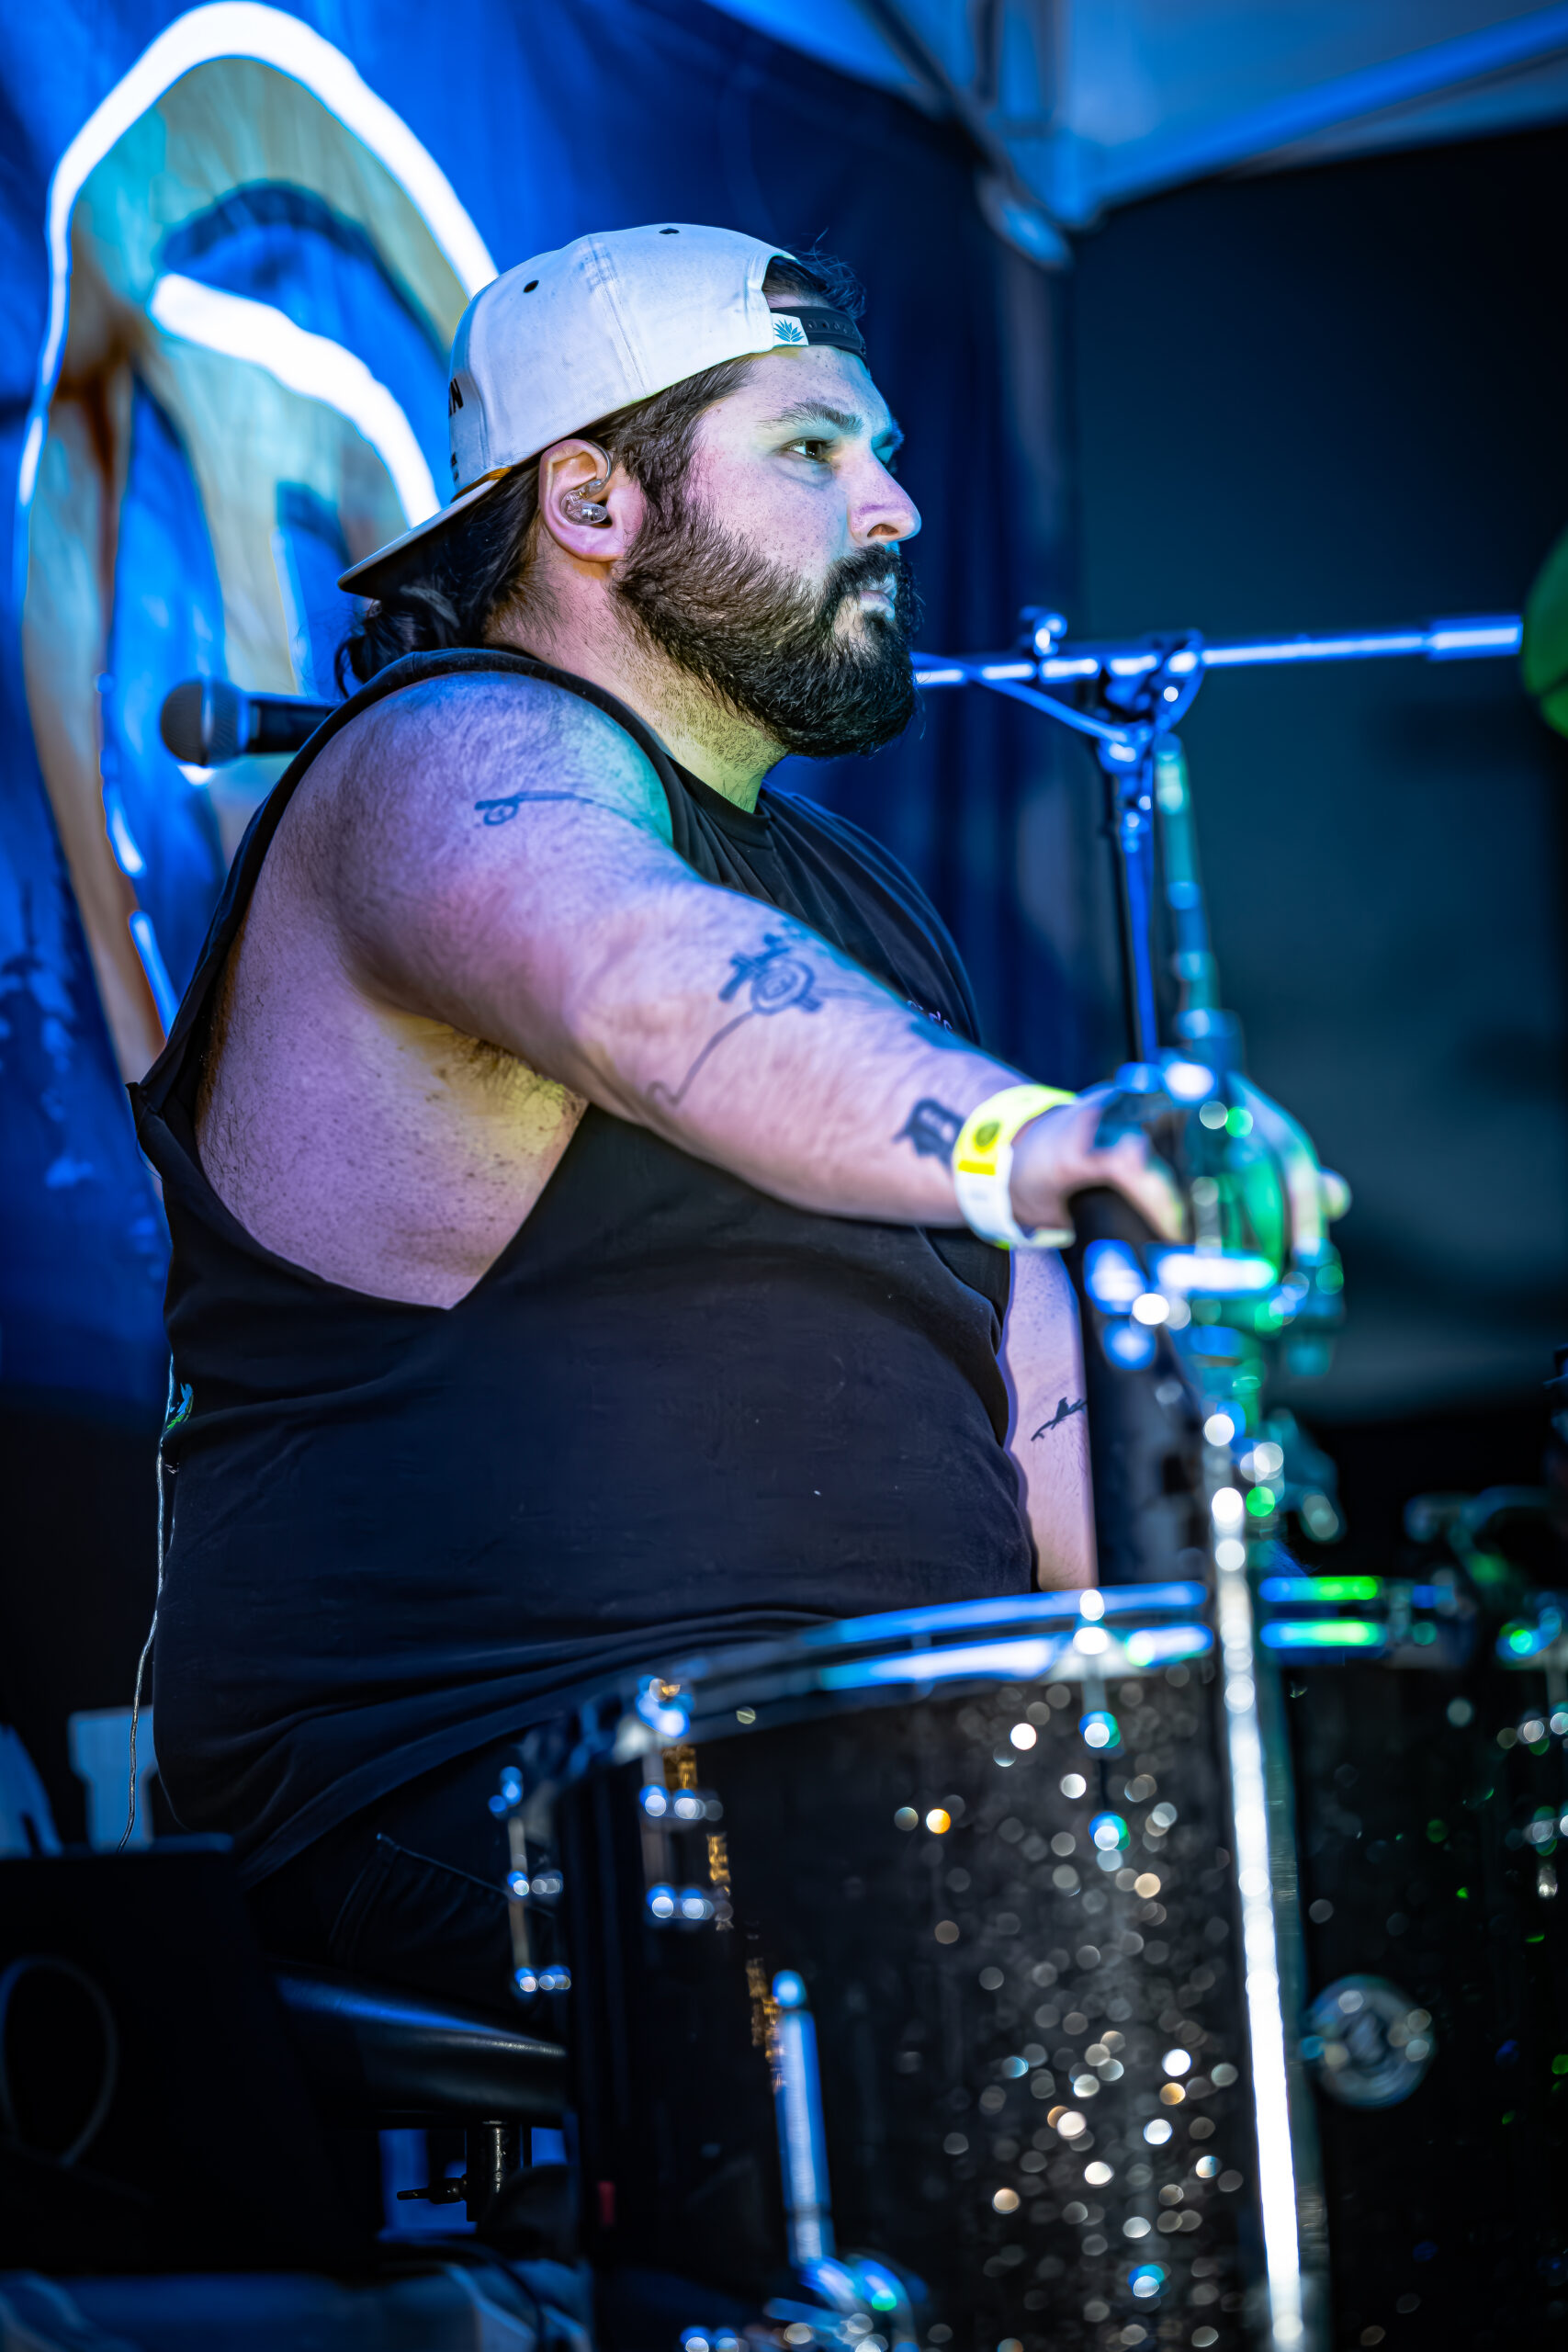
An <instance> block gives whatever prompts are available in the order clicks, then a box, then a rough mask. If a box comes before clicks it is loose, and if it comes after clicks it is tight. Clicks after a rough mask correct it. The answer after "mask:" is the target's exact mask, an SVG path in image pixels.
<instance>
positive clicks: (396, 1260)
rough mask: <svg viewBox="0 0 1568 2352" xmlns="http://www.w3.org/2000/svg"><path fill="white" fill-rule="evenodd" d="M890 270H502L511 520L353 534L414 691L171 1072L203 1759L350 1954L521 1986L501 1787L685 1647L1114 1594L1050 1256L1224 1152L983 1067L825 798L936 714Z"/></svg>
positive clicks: (454, 1988)
mask: <svg viewBox="0 0 1568 2352" xmlns="http://www.w3.org/2000/svg"><path fill="white" fill-rule="evenodd" d="M859 311H860V302H859V299H858V296H857V292H856V289H855V288H854V285H853V282H852V279H851V278H850V277H849V275H848V273H847V272H846V271H845V270H844V269H843V268H842V267H841V266H839V265H837V264H835V263H833V262H831V261H829V260H824V259H822V258H820V257H811V258H808V259H807V260H806V261H801V260H797V259H793V258H791V256H790V255H789V254H785V253H784V252H782V251H780V250H778V249H776V248H774V247H773V246H771V245H769V244H767V243H759V242H758V241H757V240H755V239H753V238H750V237H745V236H741V235H738V234H735V233H732V232H728V231H726V230H720V229H707V228H700V227H694V226H692V225H689V224H685V223H679V224H677V223H669V222H665V223H655V224H652V225H650V226H649V227H647V228H642V229H635V230H620V231H615V232H611V233H608V234H605V235H601V236H592V237H583V238H581V239H579V240H578V242H577V243H574V244H571V245H569V246H567V247H565V248H564V249H562V250H561V251H559V252H555V253H547V254H537V255H536V256H535V257H534V258H533V259H532V260H530V261H526V262H525V263H523V264H521V265H520V266H518V267H517V268H515V269H512V270H509V271H508V272H506V274H505V275H504V276H502V277H499V278H497V279H495V280H494V281H493V283H492V284H491V285H490V286H488V287H487V288H485V289H484V290H483V291H482V292H481V293H480V294H479V295H478V296H477V297H476V298H475V300H474V301H473V302H472V303H471V304H470V305H469V308H468V313H467V315H466V317H465V318H464V320H463V322H462V325H461V327H460V328H459V331H458V334H457V344H456V346H455V349H454V352H453V357H452V368H451V386H450V395H449V405H450V424H451V445H452V476H453V483H454V493H455V494H454V496H453V499H452V502H451V503H450V504H449V505H448V506H447V507H446V509H445V510H444V511H443V512H442V513H441V514H439V515H435V516H434V517H433V518H432V519H431V520H430V521H429V522H428V523H424V524H422V525H420V526H418V527H417V528H416V529H414V530H413V531H411V532H410V533H408V534H407V535H406V536H405V537H404V538H402V539H400V540H399V541H397V542H395V543H394V544H393V545H392V546H391V547H389V548H385V549H383V550H381V551H380V552H379V553H378V554H377V555H376V556H374V557H372V558H370V559H369V560H366V561H364V562H362V563H360V564H359V565H358V566H357V567H356V569H355V571H352V572H351V573H349V574H348V575H347V577H346V582H345V584H346V585H347V586H348V587H350V588H351V589H353V590H354V591H355V592H356V593H357V594H360V595H362V596H364V597H367V599H368V600H369V601H368V603H367V605H366V607H365V611H364V617H363V621H362V622H361V624H360V625H359V627H358V628H356V630H355V633H354V635H353V636H352V638H351V639H350V641H349V642H348V644H347V646H346V648H345V657H346V663H347V669H348V673H350V674H349V676H348V677H347V678H345V684H353V683H355V681H357V682H359V684H360V687H361V691H360V692H358V693H357V694H356V695H355V696H354V699H353V700H352V701H351V702H350V703H349V704H348V705H347V706H346V708H345V710H344V712H341V713H340V714H339V715H338V718H337V719H336V720H335V721H334V722H333V724H331V725H330V726H329V727H328V728H325V729H322V730H321V733H320V734H319V735H318V737H317V738H316V739H315V741H314V743H313V745H312V746H311V747H310V749H308V750H307V752H305V753H304V754H302V755H301V758H300V760H299V761H298V762H296V763H295V766H294V768H293V769H292V770H291V771H290V775H289V778H288V780H286V782H285V784H284V785H283V786H280V787H279V789H278V791H277V792H276V793H275V794H274V795H273V797H272V799H271V800H270V801H269V803H268V804H267V807H266V809H265V813H264V815H263V817H262V819H261V820H260V821H259V823H258V825H257V826H256V827H255V828H254V829H253V832H252V834H251V836H250V837H249V839H248V841H247V843H246V845H245V847H244V849H243V851H242V853H241V854H240V857H239V859H238V861H237V863H236V866H235V870H234V874H233V876H232V877H231V885H230V890H229V894H228V897H227V899H226V900H225V904H224V907H223V909H222V910H221V911H220V918H219V922H218V923H217V925H216V926H215V929H214V933H213V936H212V939H211V941H210V942H209V950H208V953H207V956H206V957H205V959H204V961H203V963H202V965H201V967H200V969H199V971H198V972H197V976H196V978H195V979H194V981H193V983H192V986H191V989H190V990H189V992H188V994H187V996H186V1001H185V1003H184V1005H183V1007H182V1009H181V1012H180V1015H179V1019H178V1021H177V1023H176V1025H175V1030H174V1032H173V1034H172V1035H171V1039H170V1043H169V1046H168V1047H167V1049H166V1051H165V1053H164V1056H163V1057H162V1059H161V1060H160V1061H159V1063H158V1064H157V1066H156V1068H155V1069H153V1071H152V1073H151V1075H150V1077H149V1079H148V1080H147V1081H146V1084H145V1086H144V1087H143V1088H142V1089H141V1090H139V1100H138V1111H139V1123H140V1130H141V1137H142V1141H143V1145H144V1147H145V1148H146V1150H147V1152H148V1154H149V1156H150V1158H151V1159H152V1161H153V1163H154V1165H155V1166H156V1167H157V1169H158V1170H159V1172H160V1174H161V1175H162V1177H163V1180H164V1189H165V1198H166V1201H167V1204H168V1212H169V1220H170V1226H171V1229H172V1233H173V1237H174V1260H173V1268H172V1272H171V1275H170V1281H169V1292H168V1329H169V1338H170V1343H171V1347H172V1350H173V1398H174V1403H173V1407H172V1410H171V1415H170V1427H169V1429H168V1430H167V1432H166V1436H165V1442H164V1456H163V1459H164V1474H165V1475H164V1494H165V1510H164V1521H165V1533H166V1549H165V1559H164V1577H163V1584H162V1593H161V1600H160V1605H159V1615H158V1620H157V1636H156V1648H155V1653H154V1670H155V1691H156V1705H157V1724H158V1750H159V1760H160V1767H161V1771H162V1775H163V1781H164V1788H165V1790H166V1791H167V1793H168V1795H169V1798H170V1800H171V1802H172V1803H173V1804H174V1805H175V1809H176V1811H177V1813H178V1815H179V1817H180V1819H181V1821H182V1822H183V1823H184V1824H185V1825H186V1827H187V1828H190V1829H192V1830H222V1831H226V1832H228V1833H229V1834H230V1835H231V1837H232V1838H234V1840H235V1844H236V1847H237V1849H238V1852H239V1854H240V1856H241V1858H242V1861H243V1870H244V1872H245V1874H246V1877H247V1880H248V1882H249V1883H250V1884H251V1885H252V1886H253V1887H254V1890H255V1896H254V1901H255V1905H256V1910H257V1915H258V1917H259V1918H260V1919H261V1921H262V1924H263V1927H264V1929H265V1933H266V1935H267V1937H268V1939H269V1940H270V1941H271V1942H272V1944H273V1945H274V1947H275V1948H276V1949H279V1950H282V1951H288V1952H290V1953H292V1954H294V1955H295V1956H297V1957H301V1958H305V1959H316V1960H323V1961H330V1962H336V1963H338V1964H341V1965H343V1966H345V1967H354V1968H358V1969H360V1970H362V1971H363V1972H365V1973H373V1974H377V1975H379V1976H383V1977H389V1978H396V1979H400V1980H402V1981H404V1982H408V1983H412V1984H422V1985H428V1986H430V1987H432V1988H433V1989H438V1990H446V1991H448V1992H451V1993H454V1994H457V1995H462V1996H468V1997H469V1998H472V1999H475V2000H479V2001H482V2002H485V2003H488V2004H495V2003H498V2002H500V2001H501V2000H502V1999H503V1998H504V1992H503V1988H504V1986H505V1984H506V1980H507V1974H508V1969H509V1959H508V1952H509V1945H508V1940H507V1932H506V1918H505V1906H504V1902H503V1898H502V1893H501V1882H502V1875H503V1871H504V1860H503V1856H502V1850H501V1848H500V1845H499V1835H500V1833H499V1830H498V1826H497V1824H496V1821H495V1819H494V1817H493V1815H492V1814H491V1810H490V1809H489V1807H488V1806H487V1803H486V1799H487V1797H488V1796H489V1795H490V1794H491V1792H493V1791H494V1789H495V1786H496V1769H497V1758H498V1757H499V1756H500V1755H502V1754H507V1755H510V1754H513V1753H515V1747H516V1742H517V1740H518V1738H519V1736H520V1735H521V1734H523V1733H524V1732H525V1729H526V1727H527V1726H528V1725H530V1724H538V1723H540V1722H542V1721H544V1720H545V1719H547V1718H548V1717H551V1716H554V1715H557V1714H558V1713H560V1712H561V1711H562V1710H563V1709H564V1708H565V1707H567V1706H568V1705H569V1704H570V1702H571V1701H572V1700H573V1699H574V1698H575V1697H577V1696H579V1695H581V1693H582V1692H583V1691H585V1690H587V1689H590V1688H591V1687H592V1684H593V1683H594V1682H595V1681H597V1680H600V1679H604V1678H605V1677H606V1676H609V1675H612V1674H615V1673H616V1672H618V1671H622V1670H625V1669H626V1668H628V1667H630V1666H632V1665H634V1664H636V1663H637V1662H638V1661H649V1662H656V1661H658V1660H660V1659H663V1658H669V1657H674V1656H678V1655H680V1654H682V1652H690V1651H692V1650H693V1649H694V1648H696V1647H698V1646H700V1645H710V1644H712V1643H714V1642H715V1641H719V1640H723V1641H730V1640H734V1639H738V1638H744V1637H747V1636H749V1635H753V1634H754V1635H769V1634H779V1633H783V1632H785V1631H787V1630H789V1629H790V1628H792V1627H796V1626H800V1625H803V1624H807V1623H813V1622H816V1621H818V1620H821V1619H824V1618H829V1617H838V1616H843V1615H847V1614H858V1613H862V1612H866V1611H879V1610H888V1609H894V1608H898V1607H904V1606H908V1605H912V1604H918V1603H921V1602H947V1601H957V1600H964V1599H968V1598H971V1597H975V1596H977V1595H989V1594H1005V1593H1016V1592H1021V1591H1024V1590H1027V1589H1030V1588H1031V1587H1032V1586H1034V1585H1036V1584H1043V1585H1067V1586H1071V1585H1077V1584H1082V1583H1084V1582H1086V1581H1088V1580H1089V1579H1090V1577H1091V1576H1092V1537H1091V1534H1090V1520H1089V1509H1088V1502H1087V1493H1086V1477H1085V1460H1086V1447H1085V1426H1084V1414H1083V1409H1082V1396H1083V1390H1082V1384H1081V1373H1080V1370H1079V1363H1078V1356H1077V1339H1076V1331H1075V1324H1074V1317H1073V1312H1072V1306H1071V1298H1070V1293H1069V1291H1068V1289H1067V1286H1066V1281H1065V1278H1064V1276H1063V1272H1062V1269H1061V1264H1060V1261H1059V1259H1058V1258H1057V1256H1056V1255H1055V1250H1054V1248H1053V1247H1052V1246H1050V1245H1051V1244H1052V1242H1053V1241H1055V1242H1058V1243H1059V1242H1060V1241H1061V1240H1062V1239H1063V1238H1065V1237H1066V1232H1067V1229H1068V1225H1069V1218H1068V1211H1067V1200H1068V1196H1069V1195H1070V1194H1071V1193H1073V1192H1074V1191H1075V1190H1077V1189H1078V1188H1080V1187H1083V1186H1086V1185H1089V1184H1100V1183H1109V1184H1111V1185H1114V1186H1117V1187H1119V1188H1120V1189H1121V1190H1122V1192H1123V1193H1125V1194H1126V1196H1127V1197H1128V1198H1129V1199H1131V1200H1132V1201H1133V1202H1134V1203H1135V1204H1137V1205H1138V1206H1139V1207H1140V1208H1141V1209H1142V1210H1143V1212H1144V1214H1145V1216H1147V1217H1148V1218H1149V1219H1150V1220H1151V1221H1152V1222H1153V1223H1154V1224H1156V1226H1157V1227H1161V1228H1162V1229H1164V1230H1167V1231H1174V1230H1175V1229H1176V1221H1175V1207H1174V1203H1173V1200H1172V1198H1171V1195H1170V1193H1169V1192H1168V1188H1167V1186H1166V1185H1165V1183H1164V1181H1163V1179H1161V1178H1160V1177H1159V1176H1158V1175H1157V1173H1156V1171H1154V1170H1151V1169H1150V1168H1149V1166H1148V1165H1147V1163H1146V1160H1145V1157H1144V1152H1143V1147H1142V1145H1141V1144H1139V1143H1137V1142H1134V1141H1128V1142H1126V1143H1123V1144H1121V1145H1119V1146H1118V1147H1117V1148H1116V1149H1115V1150H1114V1151H1113V1152H1111V1153H1106V1152H1100V1151H1096V1150H1095V1149H1094V1148H1093V1145H1092V1137H1093V1132H1094V1125H1095V1117H1096V1113H1095V1108H1094V1106H1093V1104H1092V1103H1088V1104H1086V1103H1075V1102H1074V1101H1073V1100H1072V1099H1071V1098H1069V1097H1066V1096H1064V1095H1062V1094H1060V1093H1058V1092H1053V1091H1051V1090H1049V1089H1043V1088H1039V1087H1031V1086H1029V1085H1027V1084H1026V1082H1025V1081H1024V1080H1023V1079H1022V1078H1021V1074H1020V1073H1019V1072H1018V1071H1017V1070H1015V1069H1010V1068H1008V1067H1007V1066H1006V1065H1005V1064H1003V1063H1000V1062H998V1061H997V1060H995V1059H994V1058H993V1057H991V1056H989V1055H988V1054H987V1053H986V1052H985V1051H984V1050H983V1048H982V1046H981V1045H980V1043H979V1040H978V1023H977V1019H976V1009H975V1002H974V998H973V995H972V993H971V990H970V987H969V983H968V981H967V979H966V978H965V976H964V969H963V967H962V965H961V963H960V961H959V958H958V956H957V952H956V950H955V948H954V946H953V942H952V940H951V939H950V937H949V936H948V933H947V932H946V931H945V929H944V928H943V926H942V922H941V921H940V919H939V918H938V916H937V915H936V913H935V912H934V910H932V908H931V906H930V904H929V903H928V901H927V900H926V899H925V898H924V897H923V896H922V894H921V892H920V891H919V888H917V887H916V885H915V884H914V882H913V881H912V880H911V879H910V878H909V876H908V875H907V874H906V873H905V872H904V871H903V870H902V868H901V867H900V866H898V865H897V864H896V863H895V861H894V860H893V859H892V858H891V857H890V856H889V855H888V854H887V853H886V851H885V850H884V849H882V848H881V847H880V846H879V845H878V844H877V843H876V842H873V841H872V840H870V839H869V838H868V837H867V836H866V835H864V834H863V833H862V832H861V831H859V830H858V829H857V828H856V827H854V826H852V825H851V824H849V823H848V822H846V821H845V820H843V819H842V818H841V817H839V816H837V815H834V814H831V813H829V811H828V810H827V809H823V808H821V807H819V806H818V805H817V804H815V803H814V802H812V801H811V800H809V799H807V798H802V797H797V796H796V795H795V794H794V793H791V792H785V791H781V790H773V789H770V788H769V787H768V786H767V782H766V779H767V777H768V775H769V773H770V771H771V770H772V769H773V766H774V765H775V763H777V762H778V761H779V760H780V759H781V758H782V757H783V756H784V754H785V753H792V752H793V753H798V754H803V755H805V756H806V757H807V758H816V759H826V758H831V757H835V756H840V755H842V754H844V753H848V752H872V751H874V750H875V749H876V748H877V747H878V746H879V745H881V744H884V743H886V742H889V741H892V740H893V739H894V738H895V737H896V736H897V735H898V734H899V733H900V732H901V731H902V729H904V728H905V727H906V726H907V725H908V721H909V718H910V716H911V713H912V711H913V708H914V694H913V686H912V681H911V673H910V653H909V647H910V629H911V623H912V619H913V614H914V604H913V591H912V588H911V586H910V582H909V576H908V570H907V567H906V564H905V561H904V557H903V549H904V547H905V544H906V542H907V541H908V540H910V539H912V538H913V537H914V536H915V534H916V532H917V531H918V530H919V515H918V513H917V511H916V508H915V505H914V502H913V500H912V499H911V498H910V497H909V495H908V492H907V491H906V489H905V488H904V486H903V484H902V482H901V481H900V480H899V478H898V474H897V465H896V456H897V449H898V443H899V434H898V428H897V425H896V424H895V423H894V421H893V418H892V416H891V415H890V413H889V412H888V408H887V404H886V401H885V400H884V399H883V397H882V395H881V393H880V392H879V391H878V390H877V389H876V385H875V383H874V379H873V377H872V375H871V372H870V369H869V368H868V365H867V356H866V346H865V344H864V342H863V338H862V334H861V330H860V326H859V323H858V315H859ZM973 494H974V495H976V496H989V495H990V494H991V492H990V489H989V487H988V486H987V485H982V484H979V483H976V484H975V485H974V486H973ZM454 649H456V650H454ZM1029 1242H1032V1243H1034V1244H1037V1245H1040V1246H1036V1247H1028V1246H1020V1245H1023V1244H1026V1243H1029ZM998 1245H999V1246H998ZM1010 1245H1013V1246H1010Z"/></svg>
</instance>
